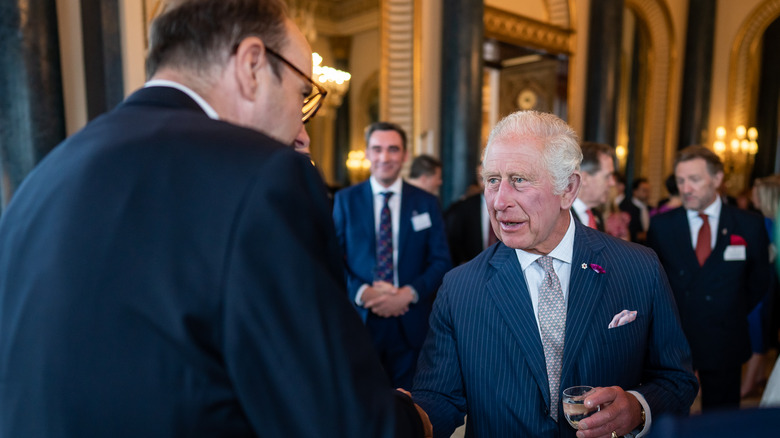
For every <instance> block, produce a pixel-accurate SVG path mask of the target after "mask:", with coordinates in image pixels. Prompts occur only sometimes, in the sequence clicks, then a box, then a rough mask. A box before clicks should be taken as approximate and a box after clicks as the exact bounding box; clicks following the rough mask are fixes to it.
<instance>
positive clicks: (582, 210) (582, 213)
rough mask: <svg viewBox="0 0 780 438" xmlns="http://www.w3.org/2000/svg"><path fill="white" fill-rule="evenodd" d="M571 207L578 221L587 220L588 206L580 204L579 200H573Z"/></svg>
mask: <svg viewBox="0 0 780 438" xmlns="http://www.w3.org/2000/svg"><path fill="white" fill-rule="evenodd" d="M571 207H572V208H573V209H574V211H575V212H576V213H577V217H578V218H580V220H582V221H587V220H588V210H590V208H588V206H587V205H586V204H585V203H584V202H582V200H581V199H580V198H577V199H575V200H574V204H572V205H571ZM586 225H587V224H586Z"/></svg>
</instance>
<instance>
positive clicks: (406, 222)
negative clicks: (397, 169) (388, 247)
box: [398, 182, 415, 260]
mask: <svg viewBox="0 0 780 438" xmlns="http://www.w3.org/2000/svg"><path fill="white" fill-rule="evenodd" d="M414 204H415V203H414V196H413V195H412V194H411V193H410V191H409V186H408V184H406V183H405V182H404V183H402V184H401V212H400V216H399V218H400V222H399V224H398V260H401V259H402V258H403V254H404V253H403V251H404V250H405V249H406V246H407V245H406V239H407V238H409V235H410V234H411V232H412V230H411V226H412V210H413V209H414Z"/></svg>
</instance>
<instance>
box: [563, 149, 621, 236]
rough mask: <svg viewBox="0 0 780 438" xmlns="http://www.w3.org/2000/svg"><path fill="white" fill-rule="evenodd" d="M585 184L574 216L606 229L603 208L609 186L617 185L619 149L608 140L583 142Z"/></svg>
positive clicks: (583, 176)
mask: <svg viewBox="0 0 780 438" xmlns="http://www.w3.org/2000/svg"><path fill="white" fill-rule="evenodd" d="M581 148H582V164H581V166H580V171H581V172H582V185H581V187H580V192H579V194H578V195H577V199H576V200H574V204H572V207H571V209H572V213H574V218H575V219H577V220H579V221H580V222H581V223H583V224H585V225H586V226H588V227H590V228H595V229H597V230H599V231H604V218H603V216H602V214H601V210H600V208H601V207H602V206H603V205H605V204H606V202H607V199H609V189H610V188H611V187H613V186H614V185H615V162H616V161H617V160H616V158H615V150H614V149H613V148H612V146H610V145H608V144H604V143H594V142H590V141H586V142H583V143H582V145H581Z"/></svg>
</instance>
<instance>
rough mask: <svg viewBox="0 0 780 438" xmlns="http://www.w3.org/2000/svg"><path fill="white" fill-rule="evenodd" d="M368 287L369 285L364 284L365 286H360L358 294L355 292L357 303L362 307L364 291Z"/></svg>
mask: <svg viewBox="0 0 780 438" xmlns="http://www.w3.org/2000/svg"><path fill="white" fill-rule="evenodd" d="M366 289H368V285H367V284H364V285H363V286H360V289H358V291H357V294H355V304H357V305H358V306H360V307H363V292H365V291H366Z"/></svg>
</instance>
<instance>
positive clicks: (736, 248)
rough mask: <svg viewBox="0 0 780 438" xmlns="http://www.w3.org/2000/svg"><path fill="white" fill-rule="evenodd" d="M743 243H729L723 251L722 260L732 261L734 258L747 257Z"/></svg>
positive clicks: (741, 258)
mask: <svg viewBox="0 0 780 438" xmlns="http://www.w3.org/2000/svg"><path fill="white" fill-rule="evenodd" d="M745 248H746V246H745V245H729V246H727V247H726V250H725V251H723V260H725V261H727V262H728V261H734V260H745V259H746V258H747V253H746V252H745Z"/></svg>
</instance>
